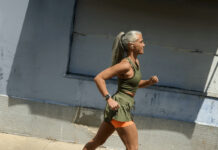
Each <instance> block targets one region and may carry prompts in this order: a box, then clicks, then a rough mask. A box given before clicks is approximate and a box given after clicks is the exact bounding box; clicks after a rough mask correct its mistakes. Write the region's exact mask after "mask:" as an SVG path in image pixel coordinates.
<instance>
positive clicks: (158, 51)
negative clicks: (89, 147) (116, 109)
mask: <svg viewBox="0 0 218 150" xmlns="http://www.w3.org/2000/svg"><path fill="white" fill-rule="evenodd" d="M86 3H88V4H89V5H88V4H87V5H85V4H86ZM90 3H91V2H90V1H89V2H88V1H87V2H86V1H84V0H80V1H79V2H78V5H77V6H78V7H77V10H76V11H74V5H75V1H73V0H65V1H61V0H37V1H34V0H30V1H27V0H22V1H19V3H18V2H14V1H12V0H1V1H0V54H1V55H0V93H1V94H3V95H8V96H11V97H18V98H22V99H27V100H33V101H43V102H47V103H57V104H64V105H71V106H82V107H91V108H99V109H103V108H104V106H105V102H104V100H103V99H102V97H101V95H100V93H99V92H98V90H97V88H96V86H95V83H94V82H93V80H92V77H90V76H86V75H95V74H96V73H97V72H98V71H99V70H101V69H104V67H106V66H108V65H109V64H110V59H109V57H108V58H106V59H105V58H104V57H105V56H106V55H105V54H108V56H110V55H111V54H110V53H111V52H110V49H111V45H112V41H113V38H114V36H115V35H116V34H117V33H118V32H119V31H121V30H125V31H127V30H130V29H138V30H141V31H142V32H143V33H144V35H145V40H147V41H148V43H147V47H146V48H145V54H144V56H140V58H139V59H140V60H141V66H143V70H142V72H143V74H144V78H145V79H147V78H148V77H149V76H151V75H153V74H157V75H158V76H159V78H160V83H159V84H158V86H153V87H150V88H146V89H140V90H139V91H138V92H137V95H136V98H135V99H136V110H135V114H137V115H143V116H151V117H160V118H166V119H175V120H183V121H188V122H197V123H200V124H207V125H212V126H218V115H217V114H218V113H217V110H218V109H217V108H218V101H217V94H218V93H217V88H218V84H217V47H218V46H217V43H216V41H217V39H218V38H217V35H218V34H217V31H218V26H217V24H218V21H217V19H216V18H214V17H215V16H217V15H218V14H217V11H216V10H217V7H218V5H217V3H216V2H206V1H200V2H198V1H192V2H189V3H188V2H186V1H180V2H171V1H166V2H165V4H163V3H162V2H161V1H156V3H154V2H153V1H152V2H151V1H144V2H143V1H139V3H140V4H141V5H132V3H131V8H132V9H130V10H131V11H126V10H125V8H130V6H129V5H130V4H129V3H125V4H123V3H122V4H121V3H118V2H115V1H105V2H104V3H103V2H99V1H92V5H91V4H90ZM95 4H96V5H95ZM142 4H143V5H142ZM196 4H197V5H196ZM103 6H104V8H105V9H102V7H103ZM106 6H107V7H106ZM138 6H140V7H139V8H138ZM174 7H175V8H174ZM119 8H120V9H119ZM172 8H174V9H172ZM11 10H13V11H11ZM119 10H122V11H121V12H119ZM193 10H194V11H193ZM75 12H76V17H75V22H72V20H73V17H74V13H75ZM113 12H115V14H119V15H118V16H119V17H118V18H116V17H115V16H116V15H114V14H113ZM101 14H104V15H101ZM89 15H90V16H89ZM93 15H94V16H93ZM136 16H137V17H136ZM178 16H179V17H178ZM128 17H131V18H134V17H135V20H129V19H128ZM105 18H106V19H105ZM104 19H105V20H104ZM113 19H114V22H113ZM120 19H121V20H120ZM202 20H203V21H202ZM72 29H73V31H74V33H73V31H72ZM72 33H73V37H74V38H73V39H71V38H70V37H71V34H72ZM71 40H73V41H71ZM96 41H102V42H96ZM71 42H72V44H73V45H72V47H70V45H71ZM70 48H71V49H70ZM87 48H89V49H88V50H89V51H87V52H86V53H82V54H81V52H83V51H84V50H87ZM101 50H102V51H101ZM69 51H71V59H70V66H69V68H68V63H69V55H70V53H69ZM73 54H74V55H73ZM75 54H76V55H75ZM92 54H96V55H95V56H93V55H92ZM87 56H90V57H91V58H90V59H87ZM101 57H102V58H101ZM88 58H89V57H88ZM80 60H83V61H80ZM96 60H97V61H96ZM104 60H105V61H104ZM89 61H90V62H92V63H95V65H94V66H93V65H92V66H93V67H94V69H92V68H90V67H89V66H87V64H88V63H89ZM102 62H105V63H104V64H102ZM75 64H77V65H75ZM79 64H80V65H81V66H79ZM78 66H79V67H78ZM95 68H97V69H95ZM86 69H87V70H88V72H87V71H86ZM72 72H76V73H79V74H83V75H78V74H77V75H76V74H70V73H72ZM67 73H69V74H67ZM107 87H108V89H109V91H110V93H113V92H115V91H116V83H115V81H108V84H107ZM193 91H197V92H193ZM202 95H204V96H202ZM206 95H209V96H210V97H207V96H206ZM30 109H31V110H32V113H33V114H34V113H38V112H37V111H34V108H32V107H30Z"/></svg>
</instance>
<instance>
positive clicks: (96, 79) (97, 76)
mask: <svg viewBox="0 0 218 150" xmlns="http://www.w3.org/2000/svg"><path fill="white" fill-rule="evenodd" d="M99 79H100V75H99V74H98V75H96V76H95V77H94V81H95V82H97V81H98V80H99Z"/></svg>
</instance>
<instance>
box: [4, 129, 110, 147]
mask: <svg viewBox="0 0 218 150" xmlns="http://www.w3.org/2000/svg"><path fill="white" fill-rule="evenodd" d="M82 148H83V145H81V144H73V143H66V142H60V141H55V140H48V139H41V138H36V137H26V136H19V135H12V134H6V133H0V149H1V150H82ZM97 150H109V149H106V148H98V149H97Z"/></svg>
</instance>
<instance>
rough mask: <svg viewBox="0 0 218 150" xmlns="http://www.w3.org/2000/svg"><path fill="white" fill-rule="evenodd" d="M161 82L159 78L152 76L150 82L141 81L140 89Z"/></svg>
mask: <svg viewBox="0 0 218 150" xmlns="http://www.w3.org/2000/svg"><path fill="white" fill-rule="evenodd" d="M157 82H159V79H158V77H157V76H152V77H151V78H150V79H149V80H140V81H139V85H138V87H139V88H145V87H147V86H150V85H153V84H155V83H157Z"/></svg>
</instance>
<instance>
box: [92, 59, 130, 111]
mask: <svg viewBox="0 0 218 150" xmlns="http://www.w3.org/2000/svg"><path fill="white" fill-rule="evenodd" d="M130 68H131V66H130V64H129V63H128V62H126V61H122V62H120V63H118V64H116V65H114V66H112V67H109V68H107V69H105V70H103V71H102V72H100V73H99V74H97V75H96V77H95V78H94V81H95V83H96V85H97V87H98V89H99V91H100V93H101V94H102V96H104V97H105V96H106V95H107V94H109V92H108V90H107V87H106V83H105V80H107V79H110V78H112V77H114V76H117V75H120V74H125V73H126V72H128V71H129V70H130ZM107 103H108V105H109V107H110V108H111V109H118V108H119V104H118V103H117V102H116V101H114V100H113V99H112V98H109V99H108V100H107Z"/></svg>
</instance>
